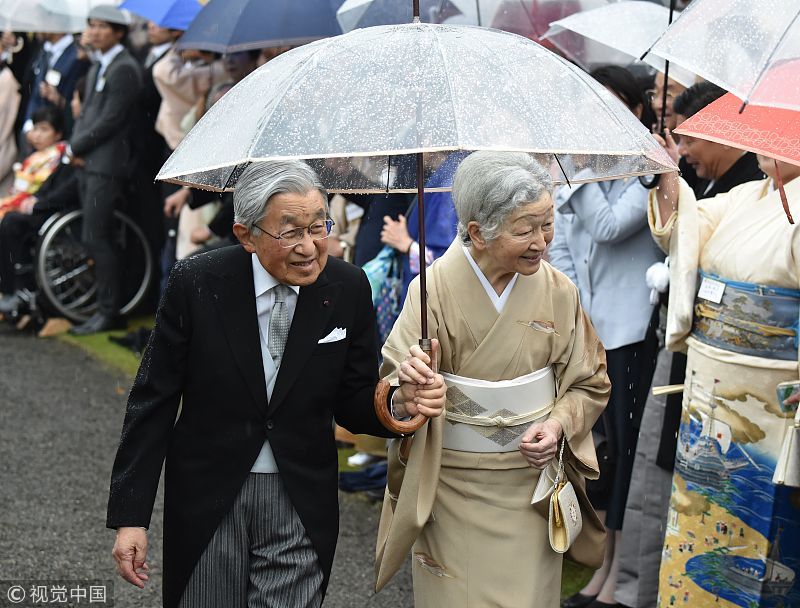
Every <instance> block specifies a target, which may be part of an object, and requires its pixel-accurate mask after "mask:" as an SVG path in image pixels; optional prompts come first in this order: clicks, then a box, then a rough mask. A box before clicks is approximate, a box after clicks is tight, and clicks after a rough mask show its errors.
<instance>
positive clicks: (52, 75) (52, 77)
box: [44, 70, 61, 87]
mask: <svg viewBox="0 0 800 608" xmlns="http://www.w3.org/2000/svg"><path fill="white" fill-rule="evenodd" d="M44 81H45V82H46V83H47V84H49V85H50V86H51V87H57V86H58V85H59V84H61V72H59V71H58V70H47V74H45V76H44Z"/></svg>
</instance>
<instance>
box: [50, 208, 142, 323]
mask: <svg viewBox="0 0 800 608" xmlns="http://www.w3.org/2000/svg"><path fill="white" fill-rule="evenodd" d="M82 225H83V211H81V210H75V211H70V212H69V213H66V214H64V215H62V216H60V217H58V219H56V220H55V221H53V222H52V223H50V225H49V226H47V227H46V229H45V230H44V231H43V236H42V237H41V240H40V242H39V247H38V249H37V252H36V260H35V273H36V282H37V284H38V285H39V289H40V290H41V292H40V293H41V295H42V300H43V302H42V304H43V305H44V306H45V307H46V308H47V309H48V310H50V311H52V312H53V313H55V314H57V315H60V316H63V317H66V318H67V319H69V320H70V321H72V322H73V323H82V322H84V321H86V320H87V319H88V318H89V317H90V316H92V314H94V312H95V311H96V310H97V299H96V294H97V285H96V284H95V276H94V261H93V260H92V259H91V257H90V256H89V253H88V251H87V249H86V247H85V246H84V245H83V243H82V242H81V228H82ZM113 244H114V249H115V250H116V251H117V254H118V256H119V268H118V272H120V273H121V275H122V276H121V277H120V288H121V298H120V300H121V302H123V306H122V308H121V309H120V312H121V313H122V314H128V313H130V312H131V311H133V310H134V309H135V308H136V307H137V306H138V305H139V304H140V303H141V302H142V300H143V299H144V297H145V295H146V294H147V291H148V288H149V287H150V284H151V282H152V279H153V254H152V252H151V251H150V247H149V246H148V243H147V239H146V238H145V236H144V233H143V232H142V230H141V229H140V228H139V227H138V226H137V225H136V224H134V223H133V221H132V220H131V219H130V218H129V217H128V216H126V215H124V214H123V213H120V212H119V211H115V212H114V243H113Z"/></svg>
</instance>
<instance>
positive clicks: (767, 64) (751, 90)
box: [739, 8, 800, 113]
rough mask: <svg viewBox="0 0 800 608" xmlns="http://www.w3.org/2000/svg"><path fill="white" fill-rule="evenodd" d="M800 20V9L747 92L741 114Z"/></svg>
mask: <svg viewBox="0 0 800 608" xmlns="http://www.w3.org/2000/svg"><path fill="white" fill-rule="evenodd" d="M798 18H800V8H798V9H797V12H796V13H795V14H794V17H792V20H791V21H790V22H789V25H787V26H786V29H785V30H783V34H781V37H780V38H779V39H778V41H777V42H776V43H775V46H774V47H773V48H772V51H771V52H770V54H769V55H768V56H767V58H766V60H765V61H764V66H763V67H762V68H761V72H760V73H759V74H758V76H757V77H756V81H755V82H754V83H753V86H751V87H750V90H749V91H748V92H747V95H746V96H745V98H744V100H743V101H744V104H743V105H742V109H741V110H739V112H740V113H741V112H743V111H744V106H745V105H747V104H748V103H750V96H751V95H752V94H753V91H755V90H756V87H757V86H758V85H759V84H760V83H761V80H762V79H763V78H764V76H765V75H766V73H767V72H768V71H769V69H768V68H769V64H770V62H771V61H772V58H773V57H774V56H775V53H777V52H778V49H779V48H780V47H781V45H782V44H783V42H784V41H785V40H786V37H787V36H788V35H789V31H790V30H791V29H792V26H793V25H794V24H795V23H796V22H797V20H798Z"/></svg>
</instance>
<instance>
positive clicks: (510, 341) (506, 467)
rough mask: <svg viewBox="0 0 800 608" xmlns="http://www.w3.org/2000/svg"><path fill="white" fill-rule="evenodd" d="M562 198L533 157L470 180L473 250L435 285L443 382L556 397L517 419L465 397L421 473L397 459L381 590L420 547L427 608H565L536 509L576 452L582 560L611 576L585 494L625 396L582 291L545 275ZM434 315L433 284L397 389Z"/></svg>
mask: <svg viewBox="0 0 800 608" xmlns="http://www.w3.org/2000/svg"><path fill="white" fill-rule="evenodd" d="M551 195H552V182H551V179H550V176H549V175H548V173H547V172H546V171H545V170H544V169H543V168H542V167H540V166H539V165H538V164H537V163H536V162H535V161H534V160H533V159H532V158H531V157H530V156H528V155H526V154H519V153H504V152H476V153H473V154H472V155H470V156H469V157H467V158H466V159H465V160H464V161H463V162H462V163H461V165H460V167H459V169H458V171H457V173H456V176H455V180H454V183H453V200H454V203H455V207H456V213H457V216H458V237H457V239H456V241H455V242H454V243H453V244H452V246H451V247H450V248H449V249H448V250H447V252H446V253H445V254H444V255H443V256H442V257H441V258H439V259H438V260H437V261H436V262H434V264H433V265H432V266H431V267H430V268H429V269H428V271H427V279H428V284H427V290H428V311H427V314H428V323H429V330H430V335H431V337H432V338H438V340H439V343H440V351H441V352H440V357H439V366H440V370H441V371H442V373H445V374H451V375H457V376H460V377H461V378H462V379H473V380H482V381H488V382H487V383H484V384H486V385H488V386H489V387H490V388H491V387H492V386H493V385H492V383H497V382H499V381H505V380H512V379H517V378H520V377H523V376H528V375H530V374H532V372H537V370H538V371H539V372H540V373H539V374H538V375H537V374H534V376H536V377H540V376H541V377H545V376H547V378H549V382H551V385H550V393H549V397H547V399H546V403H544V404H543V403H538V402H534V400H531V402H530V403H521V404H517V405H518V408H519V409H518V411H516V412H508V411H505V410H503V409H500V408H498V406H496V405H495V406H494V408H495V409H492V406H493V404H492V403H491V402H490V403H486V402H485V401H482V402H481V403H480V404H479V403H476V402H475V401H467V402H466V405H465V402H464V401H463V400H462V399H460V398H463V393H460V394H459V393H457V392H454V391H453V390H452V389H453V386H452V385H451V386H450V388H449V389H448V404H447V409H448V419H447V420H445V419H444V418H439V419H434V420H431V421H429V422H428V424H427V425H425V426H424V427H422V428H421V429H420V430H418V431H417V432H416V433H415V435H414V438H413V443H412V445H411V448H410V452H409V453H408V455H407V461H401V456H400V447H399V445H398V443H399V442H394V444H393V445H392V447H390V450H389V483H388V487H387V493H386V497H385V500H384V508H383V513H382V517H381V524H380V529H379V532H378V547H377V566H376V570H377V579H378V580H377V587H378V589H380V588H381V587H383V585H385V584H386V583H387V582H388V580H389V579H390V578H391V576H392V575H393V574H394V573H395V572H396V571H397V569H398V568H399V567H400V566H401V565H402V563H403V561H404V559H405V557H406V556H407V555H408V552H409V550H411V548H412V545H413V561H412V564H413V567H412V572H413V578H414V599H415V605H416V606H417V608H425V607H428V606H430V607H436V608H439V607H442V606H448V607H449V606H458V607H459V608H470V607H475V608H478V607H480V608H485V607H487V606H505V607H509V608H517V607H521V606H530V607H533V606H536V607H537V608H554V607H555V606H558V602H559V596H560V583H561V562H562V555H560V554H558V553H555V552H554V551H553V550H552V549H551V547H550V544H549V540H548V527H547V518H546V514H543V513H542V512H541V511H540V510H538V509H537V508H535V507H533V506H532V505H531V498H532V494H533V490H534V488H535V486H536V484H537V481H538V479H539V474H540V470H541V469H543V468H545V467H546V466H547V465H548V464H549V463H550V462H551V461H552V459H553V458H554V457H555V456H556V450H557V447H558V446H559V442H560V439H561V437H562V436H564V437H566V445H567V449H566V450H565V452H564V459H565V462H566V468H567V475H568V477H569V478H570V479H571V481H572V482H573V485H574V486H575V489H576V492H577V493H578V498H579V501H580V503H581V512H582V515H583V531H582V533H581V534H580V535H579V536H578V538H577V540H576V541H575V543H574V544H573V546H572V549H571V550H570V552H571V557H572V558H573V559H576V560H578V561H581V562H583V563H587V564H590V565H592V566H593V567H595V568H596V567H599V565H600V564H601V563H602V561H603V539H604V532H603V525H602V523H601V522H600V521H599V520H598V519H597V517H596V515H595V514H594V511H592V509H591V506H590V505H589V502H588V500H587V499H586V495H585V491H584V478H585V477H589V478H596V476H597V474H598V469H597V460H596V457H595V453H594V444H593V442H592V436H591V429H592V425H593V424H594V422H595V420H597V418H598V416H599V415H600V413H601V412H602V410H603V408H604V407H605V404H606V401H607V400H608V396H609V392H610V384H609V381H608V377H607V375H606V364H605V353H604V351H603V347H602V346H601V344H600V342H599V340H598V338H597V335H596V334H595V332H594V329H593V328H592V326H591V323H590V322H589V320H588V318H587V317H586V315H585V314H584V312H583V310H582V309H581V307H580V303H579V298H578V292H577V289H576V288H575V286H574V285H573V284H572V283H571V282H570V281H569V279H567V278H566V277H565V276H564V275H563V274H561V273H560V272H558V271H557V270H555V269H554V268H552V267H551V266H550V265H549V264H548V263H547V262H545V261H544V260H543V255H544V252H545V248H546V247H547V244H548V243H549V242H550V241H551V240H552V238H553V201H552V196H551ZM419 313H420V311H419V279H418V278H417V279H415V280H414V281H413V282H412V283H411V286H410V288H409V293H408V297H407V299H406V302H405V306H404V307H403V311H402V313H401V314H400V317H399V319H398V321H397V323H396V324H395V326H394V329H393V330H392V333H391V334H390V336H389V338H388V340H387V342H386V345H385V346H384V348H383V357H384V365H383V368H382V371H381V375H382V377H384V378H388V379H389V380H390V381H391V382H392V383H395V384H396V379H397V376H398V372H399V370H400V369H401V367H403V366H404V365H405V364H404V362H403V361H404V360H403V358H404V356H405V353H406V352H408V348H409V346H411V345H412V344H414V343H416V341H417V339H418V337H419V334H420V314H419ZM550 370H551V371H552V373H551V371H550ZM554 387H557V390H555V389H554ZM497 390H502V389H500V388H498V389H497ZM526 394H527V393H526ZM526 400H527V399H526ZM489 401H492V400H491V399H490V400H489ZM482 406H485V407H482ZM542 406H544V407H542ZM508 407H512V406H508ZM498 409H499V411H496V410H498ZM526 415H528V416H527V419H526ZM465 437H466V438H467V439H466V441H467V443H468V444H469V445H464V441H465ZM470 438H471V439H470ZM470 442H471V443H470ZM545 506H546V505H545Z"/></svg>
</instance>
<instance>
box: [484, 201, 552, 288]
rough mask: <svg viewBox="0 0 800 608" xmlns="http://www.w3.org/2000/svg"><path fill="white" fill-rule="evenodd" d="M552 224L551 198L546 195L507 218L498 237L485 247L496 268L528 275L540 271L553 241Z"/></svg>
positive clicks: (524, 205) (518, 209)
mask: <svg viewBox="0 0 800 608" xmlns="http://www.w3.org/2000/svg"><path fill="white" fill-rule="evenodd" d="M553 221H554V217H553V198H552V197H551V196H550V195H549V194H548V193H545V194H544V195H542V197H541V198H540V199H539V200H538V201H535V202H532V203H527V204H523V205H521V206H520V207H518V208H517V210H516V211H514V212H513V213H512V214H511V215H509V216H508V217H507V218H506V221H505V223H504V224H503V229H502V230H501V231H500V234H499V235H498V236H497V238H495V239H494V240H492V241H489V242H488V243H487V244H486V251H487V253H488V254H489V255H490V256H491V257H492V260H493V262H494V264H495V265H496V266H497V268H498V269H501V270H503V271H505V272H515V273H519V274H522V275H531V274H533V273H535V272H536V271H537V270H539V267H540V266H541V263H542V256H544V251H545V249H546V248H547V245H548V244H549V243H550V241H552V240H553Z"/></svg>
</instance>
